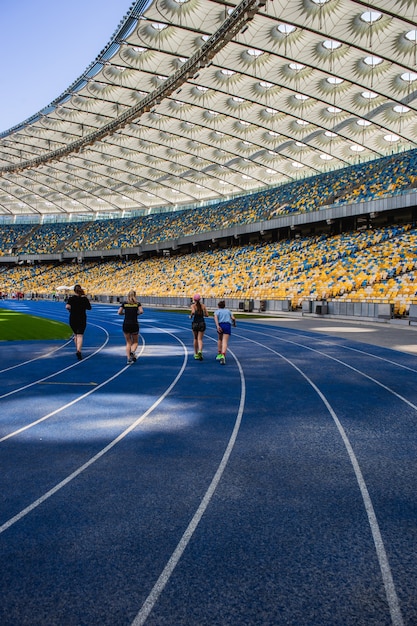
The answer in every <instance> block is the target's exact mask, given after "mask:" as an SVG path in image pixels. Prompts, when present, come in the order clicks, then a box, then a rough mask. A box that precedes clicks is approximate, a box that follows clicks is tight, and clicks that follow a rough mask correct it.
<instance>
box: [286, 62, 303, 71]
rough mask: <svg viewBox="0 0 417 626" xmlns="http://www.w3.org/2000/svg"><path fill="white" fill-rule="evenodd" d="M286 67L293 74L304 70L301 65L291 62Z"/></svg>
mask: <svg viewBox="0 0 417 626" xmlns="http://www.w3.org/2000/svg"><path fill="white" fill-rule="evenodd" d="M288 67H289V68H290V69H291V70H294V71H295V72H299V71H300V70H303V69H304V68H305V65H304V64H303V63H295V62H291V63H289V64H288Z"/></svg>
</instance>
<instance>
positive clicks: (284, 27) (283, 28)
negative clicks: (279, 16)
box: [277, 24, 296, 35]
mask: <svg viewBox="0 0 417 626" xmlns="http://www.w3.org/2000/svg"><path fill="white" fill-rule="evenodd" d="M277 30H278V31H279V32H280V33H281V34H282V35H289V34H290V33H293V32H294V31H295V30H296V28H295V26H293V25H292V24H278V26H277Z"/></svg>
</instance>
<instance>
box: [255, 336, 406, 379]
mask: <svg viewBox="0 0 417 626" xmlns="http://www.w3.org/2000/svg"><path fill="white" fill-rule="evenodd" d="M248 330H250V331H251V332H259V331H254V330H252V329H248ZM276 330H277V331H279V332H283V333H285V334H287V335H290V336H291V335H294V334H297V335H298V337H302V338H303V339H314V340H315V341H318V340H320V339H321V343H325V344H327V345H328V346H332V347H335V346H336V347H337V348H342V349H343V350H350V351H351V352H358V353H359V354H364V355H365V356H369V357H372V358H373V359H378V360H379V361H384V362H385V363H390V364H391V365H395V366H396V367H400V368H401V369H405V370H408V371H410V372H416V373H417V369H416V368H414V367H410V366H409V365H404V364H403V363H398V362H397V361H393V360H391V359H387V357H384V356H380V355H379V354H373V353H372V352H366V350H361V349H360V348H354V347H353V346H346V345H344V344H343V343H338V342H336V341H329V339H328V336H327V335H323V337H326V340H324V339H322V336H321V335H317V334H316V335H314V336H311V335H306V334H303V333H302V332H299V333H296V331H295V330H294V331H292V332H291V331H287V330H286V329H285V328H283V327H282V326H281V327H279V328H278V327H277V328H276ZM261 334H262V335H263V334H265V336H266V337H275V338H277V337H276V335H268V334H267V333H261ZM304 347H307V346H304ZM375 347H376V348H378V347H381V346H375ZM385 349H386V350H389V348H385ZM409 356H413V355H409Z"/></svg>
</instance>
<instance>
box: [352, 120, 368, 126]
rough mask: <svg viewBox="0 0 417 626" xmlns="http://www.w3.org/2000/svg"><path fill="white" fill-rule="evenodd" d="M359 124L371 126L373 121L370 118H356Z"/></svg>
mask: <svg viewBox="0 0 417 626" xmlns="http://www.w3.org/2000/svg"><path fill="white" fill-rule="evenodd" d="M356 123H357V125H358V126H370V125H371V124H372V122H370V121H369V120H356Z"/></svg>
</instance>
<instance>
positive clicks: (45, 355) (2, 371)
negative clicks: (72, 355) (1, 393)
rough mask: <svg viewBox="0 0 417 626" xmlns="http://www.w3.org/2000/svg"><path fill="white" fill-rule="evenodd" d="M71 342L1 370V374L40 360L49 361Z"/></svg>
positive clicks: (70, 340)
mask: <svg viewBox="0 0 417 626" xmlns="http://www.w3.org/2000/svg"><path fill="white" fill-rule="evenodd" d="M71 342H72V339H69V340H68V341H66V342H65V343H64V344H63V345H62V346H59V347H57V348H54V349H53V350H50V351H49V352H45V354H41V355H40V356H37V357H35V358H34V359H29V361H22V363H17V364H16V365H11V366H10V367H5V368H4V369H3V370H0V374H4V373H5V372H10V370H14V369H16V368H17V367H22V365H28V364H29V363H33V362H34V361H39V360H40V359H47V358H48V357H49V356H50V355H51V354H54V353H55V352H58V350H62V349H63V348H66V347H67V346H68V345H69V344H70V343H71Z"/></svg>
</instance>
